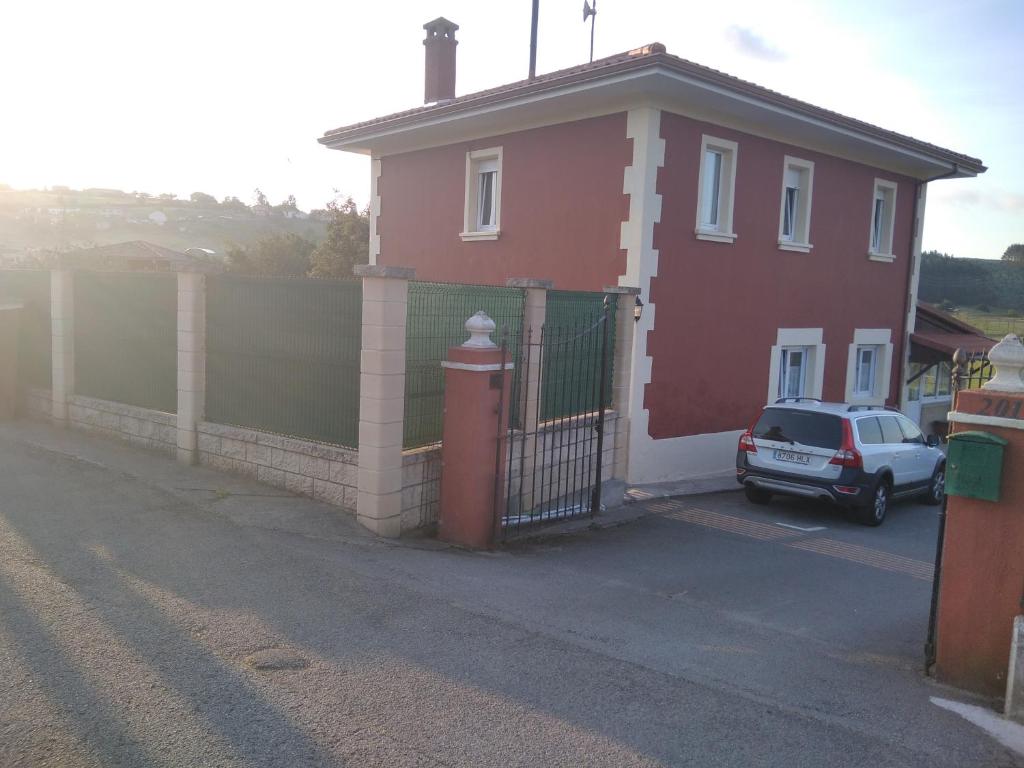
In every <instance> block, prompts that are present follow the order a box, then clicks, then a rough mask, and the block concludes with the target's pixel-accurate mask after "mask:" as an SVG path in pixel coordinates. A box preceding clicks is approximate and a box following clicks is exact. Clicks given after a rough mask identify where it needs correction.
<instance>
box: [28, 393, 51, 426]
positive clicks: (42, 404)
mask: <svg viewBox="0 0 1024 768" xmlns="http://www.w3.org/2000/svg"><path fill="white" fill-rule="evenodd" d="M24 407H25V413H26V414H27V415H28V416H30V417H32V418H33V419H47V420H49V418H50V417H51V416H52V415H53V393H52V392H50V390H48V389H37V388H35V387H29V388H28V390H27V391H26V392H25V400H24Z"/></svg>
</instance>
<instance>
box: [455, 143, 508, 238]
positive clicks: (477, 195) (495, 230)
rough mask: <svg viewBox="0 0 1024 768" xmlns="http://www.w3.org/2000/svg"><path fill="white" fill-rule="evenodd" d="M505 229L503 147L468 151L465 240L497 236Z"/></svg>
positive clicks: (464, 223) (463, 235) (462, 233)
mask: <svg viewBox="0 0 1024 768" xmlns="http://www.w3.org/2000/svg"><path fill="white" fill-rule="evenodd" d="M500 233H501V147H497V148H494V149H479V150H475V151H473V152H468V153H466V206H465V217H464V221H463V229H462V232H461V237H462V239H463V240H497V239H498V235H499V234H500Z"/></svg>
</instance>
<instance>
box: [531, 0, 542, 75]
mask: <svg viewBox="0 0 1024 768" xmlns="http://www.w3.org/2000/svg"><path fill="white" fill-rule="evenodd" d="M539 15H540V0H533V16H532V17H531V19H530V79H531V80H533V79H534V78H535V77H537V17H538V16H539Z"/></svg>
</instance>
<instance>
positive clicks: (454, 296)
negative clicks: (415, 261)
mask: <svg viewBox="0 0 1024 768" xmlns="http://www.w3.org/2000/svg"><path fill="white" fill-rule="evenodd" d="M524 300H525V292H524V291H523V290H522V289H521V288H504V287H496V286H482V285H461V284H455V283H428V282H415V281H414V282H411V283H409V310H408V319H407V321H406V368H405V434H404V440H403V444H404V447H405V448H407V449H408V448H418V447H422V446H425V445H430V444H432V443H436V442H438V441H439V440H440V439H441V426H442V414H443V410H444V375H443V371H442V369H441V361H442V360H444V358H445V355H446V354H447V352H448V348H449V347H452V346H456V345H458V344H461V343H462V342H463V341H465V340H466V338H467V334H466V331H465V328H464V325H465V323H466V320H467V319H469V317H470V316H471V315H473V314H474V313H476V312H477V311H479V310H483V311H484V312H486V313H487V314H488V315H489V316H490V317H491V319H492V320H494V322H495V324H496V325H497V327H498V330H499V333H503V334H507V338H508V349H509V355H510V357H511V358H512V359H515V360H517V359H518V357H519V348H520V345H521V340H522V338H521V337H522V323H523V303H524ZM512 375H513V376H514V377H518V376H519V371H518V370H514V371H513V374H512ZM514 405H515V401H513V406H514ZM512 418H513V420H514V419H515V418H516V414H515V411H514V412H513V416H512Z"/></svg>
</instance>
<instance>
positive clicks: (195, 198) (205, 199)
mask: <svg viewBox="0 0 1024 768" xmlns="http://www.w3.org/2000/svg"><path fill="white" fill-rule="evenodd" d="M188 199H189V200H191V201H192V202H193V203H199V204H200V205H216V204H217V198H216V197H214V196H213V195H208V194H206V193H205V192H193V193H192V194H191V195H189V196H188Z"/></svg>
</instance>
